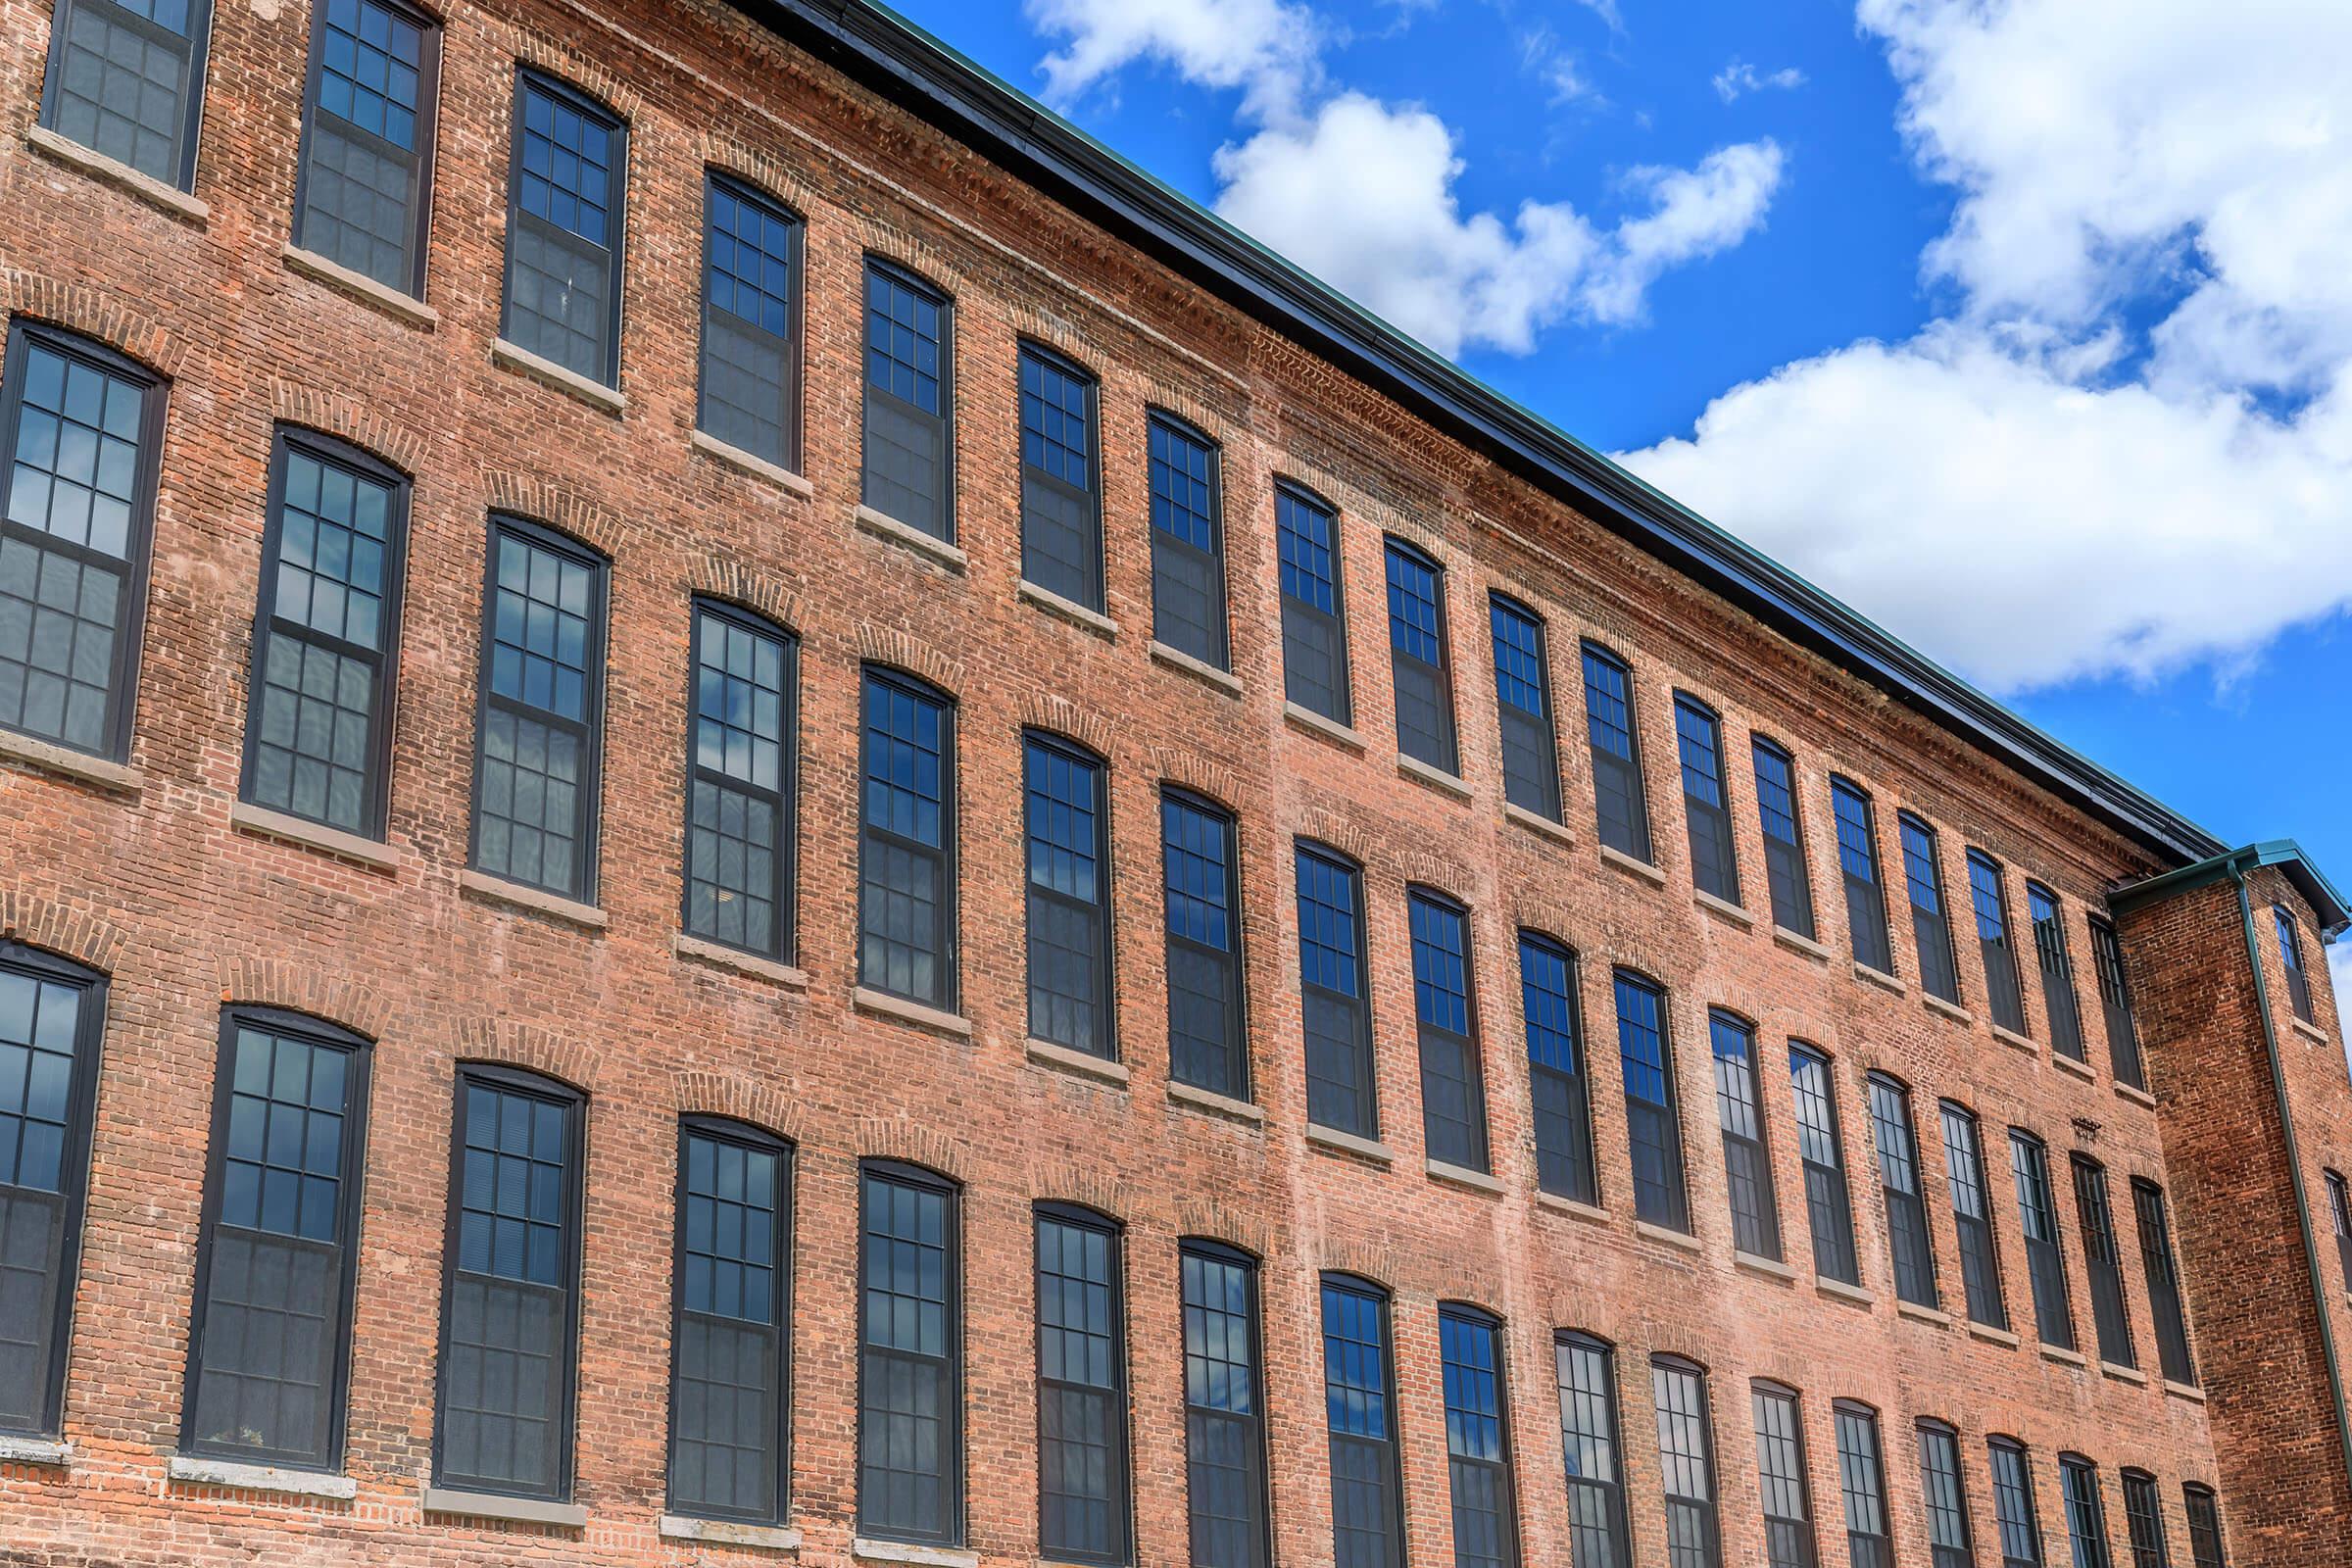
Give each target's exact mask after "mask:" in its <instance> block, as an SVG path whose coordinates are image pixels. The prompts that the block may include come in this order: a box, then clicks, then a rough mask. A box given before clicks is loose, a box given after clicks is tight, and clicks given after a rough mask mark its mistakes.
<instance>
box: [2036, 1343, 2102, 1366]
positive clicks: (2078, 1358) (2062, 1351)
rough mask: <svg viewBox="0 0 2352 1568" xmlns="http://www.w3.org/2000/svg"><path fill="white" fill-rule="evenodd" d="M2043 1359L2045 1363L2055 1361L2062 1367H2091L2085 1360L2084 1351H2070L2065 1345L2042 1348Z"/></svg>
mask: <svg viewBox="0 0 2352 1568" xmlns="http://www.w3.org/2000/svg"><path fill="white" fill-rule="evenodd" d="M2041 1358H2042V1359H2043V1360H2044V1361H2055V1362H2057V1363H2058V1364H2059V1365H2060V1366H2072V1367H2087V1366H2089V1365H2090V1363H2089V1362H2088V1361H2087V1360H2085V1359H2083V1356H2082V1351H2080V1350H2070V1349H2068V1348H2066V1347H2065V1346H2063V1345H2045V1346H2043V1347H2041Z"/></svg>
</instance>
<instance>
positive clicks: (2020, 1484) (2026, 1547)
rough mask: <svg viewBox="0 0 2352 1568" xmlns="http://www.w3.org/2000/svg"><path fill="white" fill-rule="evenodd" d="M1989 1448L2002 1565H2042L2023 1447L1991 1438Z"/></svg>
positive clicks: (2004, 1567)
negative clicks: (1999, 1532)
mask: <svg viewBox="0 0 2352 1568" xmlns="http://www.w3.org/2000/svg"><path fill="white" fill-rule="evenodd" d="M1989 1452H1990V1454H1991V1458H1992V1511H1993V1516H1994V1518H1995V1519H1996V1520H1997V1521H1998V1523H1999V1525H2000V1530H2001V1563H2002V1568H2041V1523H2040V1521H2039V1520H2038V1519H2037V1518H2035V1516H2034V1473H2033V1472H2032V1471H2031V1470H2029V1469H2028V1468H2027V1467H2026V1450H2025V1449H2023V1448H2021V1447H2019V1446H2017V1445H2016V1444H2014V1443H2010V1442H2007V1441H2006V1440H2003V1439H1994V1440H1993V1441H1992V1443H1991V1445H1990V1446H1989Z"/></svg>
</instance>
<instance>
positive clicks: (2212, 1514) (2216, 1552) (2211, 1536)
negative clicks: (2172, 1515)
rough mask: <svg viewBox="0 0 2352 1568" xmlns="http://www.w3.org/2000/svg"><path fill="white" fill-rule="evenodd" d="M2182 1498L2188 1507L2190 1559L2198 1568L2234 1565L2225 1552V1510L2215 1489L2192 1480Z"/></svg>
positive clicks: (2184, 1487)
mask: <svg viewBox="0 0 2352 1568" xmlns="http://www.w3.org/2000/svg"><path fill="white" fill-rule="evenodd" d="M2180 1501H2181V1503H2182V1504H2183V1505H2184V1506H2185V1507H2186V1508H2187V1510H2188V1556H2189V1561H2190V1562H2192V1563H2194V1564H2195V1565H2196V1568H2229V1558H2228V1557H2226V1556H2225V1555H2224V1554H2223V1552H2222V1511H2221V1508H2220V1506H2219V1505H2218V1504H2217V1503H2216V1502H2215V1501H2214V1497H2213V1489H2212V1488H2210V1487H2200V1486H2197V1485H2195V1484H2194V1483H2193V1482H2192V1483H2190V1484H2188V1485H2186V1486H2183V1487H2182V1488H2181V1489H2180Z"/></svg>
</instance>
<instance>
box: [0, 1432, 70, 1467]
mask: <svg viewBox="0 0 2352 1568" xmlns="http://www.w3.org/2000/svg"><path fill="white" fill-rule="evenodd" d="M0 1464H30V1465H39V1466H42V1467H43V1468H45V1469H52V1470H66V1469H71V1468H72V1467H73V1445H72V1444H71V1443H60V1442H59V1441H58V1440H56V1439H55V1438H8V1437H0Z"/></svg>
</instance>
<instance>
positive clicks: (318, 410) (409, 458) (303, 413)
mask: <svg viewBox="0 0 2352 1568" xmlns="http://www.w3.org/2000/svg"><path fill="white" fill-rule="evenodd" d="M270 414H271V416H272V417H275V418H276V419H278V420H279V421H280V422H281V423H285V424H298V425H301V426H303V427H304V428H305V429H310V430H317V431H319V432H320V433H322V434H325V435H331V436H339V437H341V438H342V439H343V440H345V441H348V442H350V443H351V444H352V445H353V446H355V447H359V448H361V449H362V450H363V451H366V452H368V454H370V455H371V456H373V457H376V458H380V459H381V460H383V461H384V462H385V463H388V464H390V465H391V466H393V467H395V468H398V469H399V470H400V471H401V472H402V473H403V474H406V475H407V476H408V477H409V478H411V479H414V478H416V477H417V474H418V473H419V472H421V471H422V470H423V468H424V466H425V455H426V452H427V450H428V448H427V443H426V441H425V438H424V436H423V434H422V433H421V432H419V431H417V429H415V428H414V427H412V426H410V425H406V424H402V423H399V422H398V421H397V420H393V419H389V418H386V417H384V416H383V415H382V414H380V413H378V412H376V411H375V410H373V409H371V408H369V407H368V405H366V404H365V403H362V402H360V401H359V400H358V399H356V398H352V397H349V396H346V395H345V394H343V393H340V392H326V391H321V390H320V389H319V388H317V387H310V386H304V385H302V384H300V383H299V382H295V381H289V380H287V379H285V378H284V377H283V376H275V375H273V376H271V377H270Z"/></svg>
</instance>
